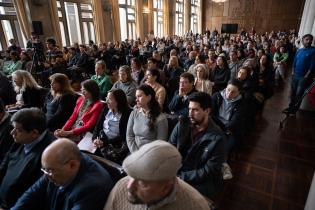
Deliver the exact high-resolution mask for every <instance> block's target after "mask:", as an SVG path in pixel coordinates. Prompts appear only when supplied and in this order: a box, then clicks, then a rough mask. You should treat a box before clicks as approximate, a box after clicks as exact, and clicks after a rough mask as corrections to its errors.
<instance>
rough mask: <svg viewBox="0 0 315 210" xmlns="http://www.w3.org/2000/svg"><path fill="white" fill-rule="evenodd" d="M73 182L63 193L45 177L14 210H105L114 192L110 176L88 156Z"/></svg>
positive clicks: (27, 192) (32, 187)
mask: <svg viewBox="0 0 315 210" xmlns="http://www.w3.org/2000/svg"><path fill="white" fill-rule="evenodd" d="M82 156H83V157H82V159H81V165H80V169H79V171H78V173H77V174H76V176H75V177H74V179H73V180H72V181H71V182H70V183H69V184H68V185H67V186H65V187H64V188H63V189H60V187H59V186H56V185H55V184H54V183H53V182H50V181H49V180H48V178H46V177H45V176H42V177H41V178H40V179H39V180H38V181H37V182H36V183H35V184H33V186H31V187H30V188H29V189H28V190H27V191H26V192H25V193H24V194H23V195H22V197H21V198H20V199H19V200H18V202H17V203H16V204H15V206H14V207H13V208H11V210H24V209H32V210H70V209H72V210H90V209H93V210H102V209H103V207H104V205H105V202H106V200H107V197H108V195H109V193H110V191H111V189H112V188H113V181H112V179H111V177H110V175H109V174H108V172H107V171H106V170H105V169H104V168H102V167H101V166H100V165H99V164H98V163H96V162H95V161H94V160H92V159H91V158H90V157H88V156H87V155H84V154H82Z"/></svg>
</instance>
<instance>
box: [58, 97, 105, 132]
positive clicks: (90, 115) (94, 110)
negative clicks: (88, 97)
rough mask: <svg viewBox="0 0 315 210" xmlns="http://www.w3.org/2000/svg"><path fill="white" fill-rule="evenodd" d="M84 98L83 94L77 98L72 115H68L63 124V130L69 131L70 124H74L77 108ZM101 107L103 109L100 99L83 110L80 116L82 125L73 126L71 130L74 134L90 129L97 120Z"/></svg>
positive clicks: (78, 108) (77, 112)
mask: <svg viewBox="0 0 315 210" xmlns="http://www.w3.org/2000/svg"><path fill="white" fill-rule="evenodd" d="M84 99H85V98H84V96H81V97H80V98H78V100H77V104H76V106H75V108H74V111H73V113H72V115H71V116H70V118H69V120H68V121H67V122H66V124H65V125H64V126H63V130H66V131H69V130H71V129H72V126H73V125H74V123H75V121H76V120H77V118H78V114H79V110H80V107H81V106H82V104H83V102H84ZM102 109H103V103H102V102H101V101H100V100H99V101H97V102H95V103H94V104H92V105H91V107H90V108H88V110H87V111H85V112H84V113H83V115H82V116H81V118H82V121H83V126H81V127H78V128H75V129H74V130H73V132H74V134H75V135H79V134H82V133H85V132H87V131H90V130H92V129H93V128H94V126H95V124H96V122H97V119H98V117H99V115H100V113H101V111H102Z"/></svg>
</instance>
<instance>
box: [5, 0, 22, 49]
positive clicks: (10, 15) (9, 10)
mask: <svg viewBox="0 0 315 210" xmlns="http://www.w3.org/2000/svg"><path fill="white" fill-rule="evenodd" d="M0 21H1V24H0V50H5V49H6V48H7V47H8V46H10V43H9V40H10V39H15V40H16V42H17V43H18V45H19V46H20V47H21V48H24V47H25V46H26V38H25V37H24V35H23V34H22V32H21V29H20V24H19V22H18V20H17V17H16V11H15V8H14V5H13V3H12V0H0Z"/></svg>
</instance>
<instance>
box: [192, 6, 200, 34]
mask: <svg viewBox="0 0 315 210" xmlns="http://www.w3.org/2000/svg"><path fill="white" fill-rule="evenodd" d="M199 14H200V2H199V1H198V0H191V15H190V30H192V32H193V33H198V19H199Z"/></svg>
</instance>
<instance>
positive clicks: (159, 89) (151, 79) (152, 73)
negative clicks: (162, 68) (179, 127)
mask: <svg viewBox="0 0 315 210" xmlns="http://www.w3.org/2000/svg"><path fill="white" fill-rule="evenodd" d="M146 78H147V79H146V82H145V83H146V84H147V85H150V86H151V87H152V88H153V90H154V91H155V97H156V100H157V102H158V103H159V104H160V107H161V109H162V110H163V107H164V101H165V98H166V90H165V88H164V87H163V86H162V85H161V80H160V72H159V70H157V69H148V70H147V72H146Z"/></svg>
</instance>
